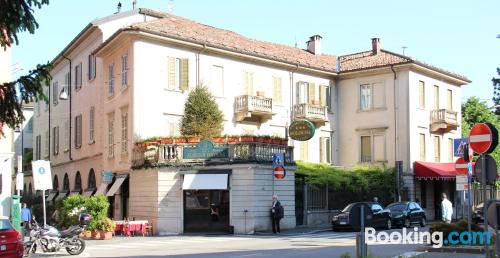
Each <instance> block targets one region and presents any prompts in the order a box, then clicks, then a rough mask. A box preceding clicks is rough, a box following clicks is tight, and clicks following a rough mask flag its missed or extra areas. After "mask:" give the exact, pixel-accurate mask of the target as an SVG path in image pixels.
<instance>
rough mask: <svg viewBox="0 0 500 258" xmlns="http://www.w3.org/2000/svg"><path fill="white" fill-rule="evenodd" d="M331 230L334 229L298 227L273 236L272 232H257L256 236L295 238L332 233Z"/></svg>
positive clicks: (327, 227)
mask: <svg viewBox="0 0 500 258" xmlns="http://www.w3.org/2000/svg"><path fill="white" fill-rule="evenodd" d="M331 230H332V227H331V226H330V225H325V226H313V227H308V226H298V227H295V228H291V229H284V230H281V233H280V234H273V232H272V231H258V232H255V234H254V235H257V236H273V235H278V236H293V235H308V234H315V233H320V232H327V231H331Z"/></svg>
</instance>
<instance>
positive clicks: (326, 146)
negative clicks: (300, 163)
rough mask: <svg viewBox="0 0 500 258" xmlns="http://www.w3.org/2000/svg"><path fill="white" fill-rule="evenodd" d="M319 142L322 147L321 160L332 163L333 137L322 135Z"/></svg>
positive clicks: (320, 151) (320, 150)
mask: <svg viewBox="0 0 500 258" xmlns="http://www.w3.org/2000/svg"><path fill="white" fill-rule="evenodd" d="M319 144H320V149H319V156H320V162H322V163H331V161H332V160H331V157H332V145H331V138H330V137H320V138H319Z"/></svg>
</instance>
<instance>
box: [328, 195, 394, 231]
mask: <svg viewBox="0 0 500 258" xmlns="http://www.w3.org/2000/svg"><path fill="white" fill-rule="evenodd" d="M360 207H364V210H365V212H366V214H365V218H366V219H365V227H376V228H386V229H391V227H392V221H391V216H390V215H391V213H390V211H389V210H386V209H384V208H383V207H382V205H380V204H379V203H377V202H356V203H351V204H349V205H347V206H346V207H345V208H344V209H343V210H342V211H341V212H340V213H339V214H337V215H335V216H333V218H332V229H333V230H338V229H343V228H344V229H354V230H356V231H358V230H359V229H360V227H361V225H360V217H361V216H360V212H361V210H360Z"/></svg>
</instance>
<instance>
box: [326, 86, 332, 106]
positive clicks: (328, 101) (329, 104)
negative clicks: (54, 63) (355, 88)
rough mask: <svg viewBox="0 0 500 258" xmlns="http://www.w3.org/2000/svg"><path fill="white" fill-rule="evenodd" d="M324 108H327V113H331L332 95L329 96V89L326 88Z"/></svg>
mask: <svg viewBox="0 0 500 258" xmlns="http://www.w3.org/2000/svg"><path fill="white" fill-rule="evenodd" d="M325 95H326V106H327V107H328V111H332V95H331V87H329V86H327V87H326V94H325Z"/></svg>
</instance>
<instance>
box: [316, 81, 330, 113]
mask: <svg viewBox="0 0 500 258" xmlns="http://www.w3.org/2000/svg"><path fill="white" fill-rule="evenodd" d="M331 100H332V99H331V96H330V87H329V86H324V85H320V86H319V102H320V105H321V106H323V107H325V106H326V107H327V108H328V111H332V103H331Z"/></svg>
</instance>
